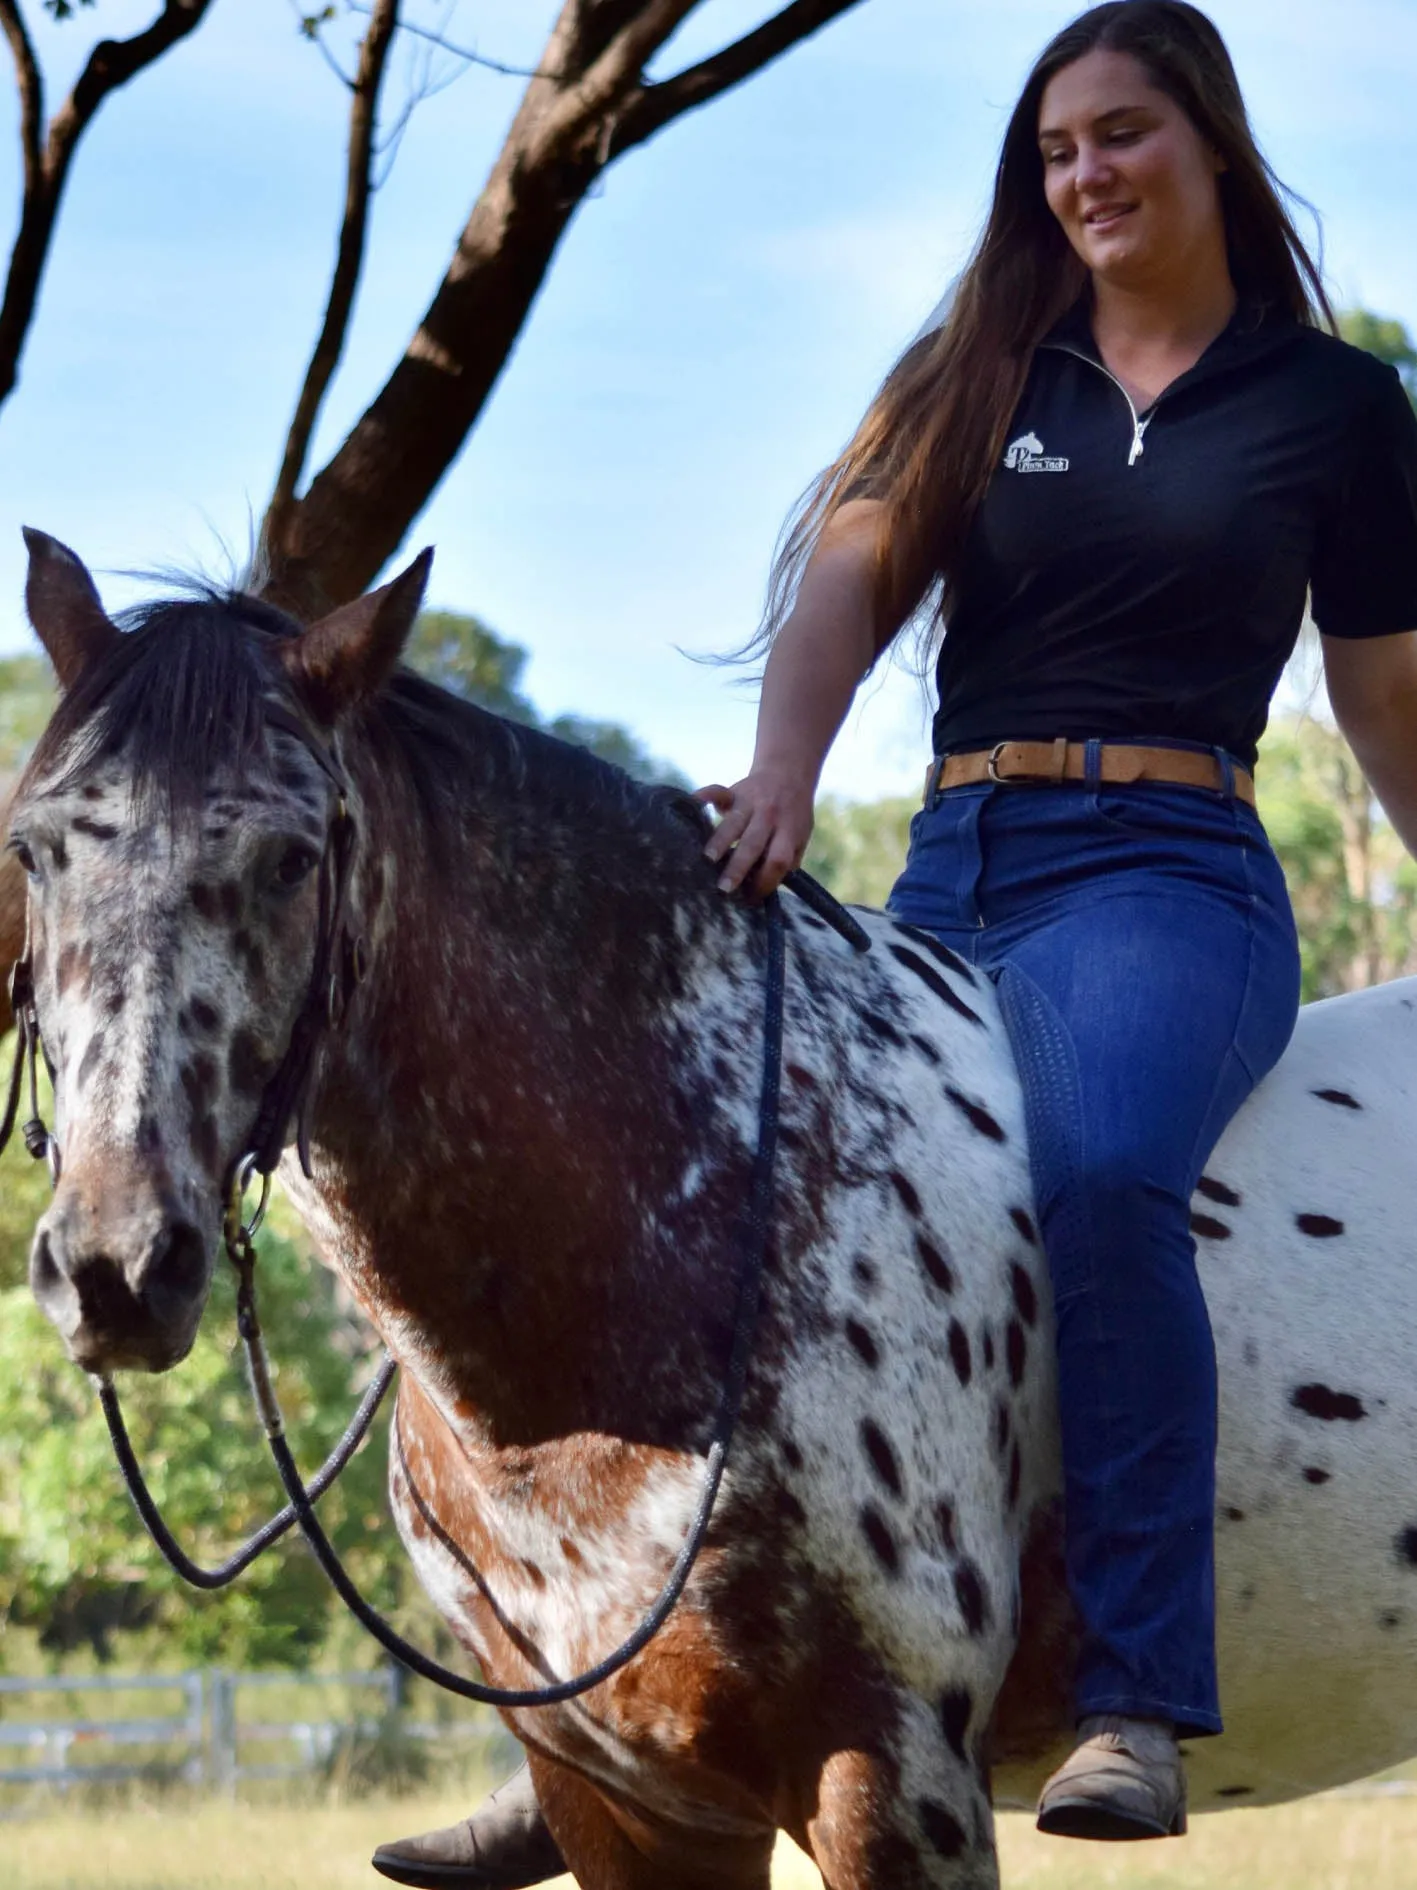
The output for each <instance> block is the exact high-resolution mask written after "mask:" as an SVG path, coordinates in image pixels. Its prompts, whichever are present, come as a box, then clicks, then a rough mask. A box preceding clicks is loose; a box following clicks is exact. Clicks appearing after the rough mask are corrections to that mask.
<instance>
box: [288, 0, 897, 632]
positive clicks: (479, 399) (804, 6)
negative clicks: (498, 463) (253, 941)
mask: <svg viewBox="0 0 1417 1890" xmlns="http://www.w3.org/2000/svg"><path fill="white" fill-rule="evenodd" d="M701 3H702V0H564V4H563V6H562V9H561V13H560V16H559V17H558V19H557V21H556V24H555V26H554V27H553V29H552V32H551V37H550V39H549V41H548V43H547V45H546V47H545V49H544V51H543V53H542V56H541V58H540V60H539V61H538V62H537V68H536V70H537V76H536V77H535V78H533V79H532V80H531V81H530V83H529V84H528V86H527V88H526V91H525V92H524V93H523V95H522V101H521V104H520V105H519V107H518V109H517V113H516V116H515V117H514V119H513V121H512V125H511V129H510V130H509V132H508V134H507V138H506V141H505V143H504V144H503V146H502V149H501V151H500V153H499V154H498V157H497V159H496V161H495V163H494V164H493V166H492V170H491V173H490V175H489V176H488V179H487V182H486V183H485V185H484V186H483V189H482V192H481V194H480V196H479V197H478V199H477V202H476V203H475V204H474V205H473V208H472V214H471V215H470V217H469V218H468V221H467V223H466V225H465V226H464V228H463V231H462V235H461V236H460V237H459V239H458V243H457V247H456V250H455V252H454V254H453V258H452V261H451V263H450V264H449V267H448V271H447V274H446V275H445V276H444V278H443V281H442V282H441V284H440V285H439V287H438V290H437V292H436V294H435V295H434V297H433V301H432V303H431V304H430V306H429V308H428V311H427V313H426V314H425V316H424V318H423V320H422V322H421V323H420V325H419V327H418V329H417V332H416V333H415V335H414V337H413V340H412V341H411V342H410V344H409V346H408V348H407V350H406V351H405V353H404V355H403V358H402V359H401V360H400V361H399V362H398V363H397V364H396V366H395V367H394V370H393V372H392V373H391V374H390V376H389V378H388V380H387V381H386V382H385V384H384V386H383V388H382V389H381V391H380V392H379V393H378V395H377V396H376V397H375V399H374V400H373V402H372V403H371V404H370V406H369V407H368V409H367V410H366V411H365V413H364V414H363V415H362V417H361V418H360V419H359V420H358V421H357V422H356V423H355V425H354V427H353V428H352V430H351V431H350V433H349V435H348V437H347V438H346V439H345V441H344V443H343V444H342V445H341V446H340V447H339V449H338V450H337V451H336V453H335V454H334V456H333V458H332V459H331V460H330V461H329V463H328V464H327V465H326V466H325V467H324V468H323V469H322V470H321V471H320V472H318V473H317V474H316V475H315V477H314V478H313V479H312V480H311V482H310V485H309V488H308V490H307V491H306V493H305V495H304V497H303V498H301V499H300V500H299V501H297V502H294V503H292V504H291V505H290V506H289V507H288V508H287V509H286V512H285V515H284V517H283V518H282V519H281V520H280V521H279V525H280V529H279V530H278V531H275V532H271V533H269V534H268V535H267V538H266V541H265V543H264V545H263V551H264V555H265V560H266V567H267V570H268V572H269V574H270V575H269V578H268V580H267V584H266V595H268V596H270V597H271V598H273V599H274V600H275V601H277V602H279V603H282V604H284V605H285V606H286V607H287V608H289V609H292V610H294V611H295V612H297V614H311V613H318V612H319V611H320V610H323V609H325V608H327V607H328V606H329V605H331V604H334V603H342V602H344V601H346V600H347V599H348V598H351V597H353V596H356V595H357V594H358V593H359V592H360V591H362V590H363V589H364V588H365V587H366V586H367V585H368V584H369V582H370V580H371V579H372V578H373V577H374V576H375V575H376V573H377V572H378V571H379V569H380V567H381V566H382V565H383V564H384V562H385V560H386V559H388V558H389V557H390V556H392V554H393V552H394V551H395V550H396V549H397V547H398V545H399V542H400V540H401V539H402V538H403V536H404V533H405V532H406V531H407V530H408V528H409V526H410V525H411V524H412V522H413V520H414V519H415V518H416V517H417V515H418V513H419V512H420V511H421V510H422V508H423V506H424V505H425V504H426V503H427V501H428V499H429V497H430V495H431V494H432V492H433V489H434V487H435V486H436V485H437V484H438V482H439V480H440V479H442V477H443V475H444V474H445V473H446V472H447V470H448V468H449V466H451V464H452V463H453V461H454V459H455V458H456V457H457V455H458V452H459V450H460V449H461V447H462V445H463V443H464V441H465V440H466V438H467V436H468V433H469V432H470V430H471V428H472V427H473V425H474V423H475V422H476V420H477V417H478V415H479V414H480V412H481V411H482V408H483V406H484V404H485V403H486V400H487V398H488V396H489V394H490V393H491V391H492V389H493V387H494V386H495V385H496V383H497V379H498V377H499V375H500V374H501V371H502V368H503V367H504V366H505V364H506V362H507V360H508V358H509V356H510V355H511V352H512V349H513V347H514V346H515V344H516V340H517V337H518V335H519V334H520V332H521V329H522V327H523V325H524V323H525V322H526V319H527V316H528V315H529V313H530V311H531V307H532V304H533V303H534V301H535V300H536V297H537V295H538V293H539V291H540V289H541V285H542V282H543V281H544V279H545V276H546V272H547V270H548V269H549V267H550V264H551V259H552V257H553V256H554V255H555V253H556V249H557V246H558V245H559V243H560V240H561V238H562V236H563V235H564V233H565V230H566V227H567V225H568V224H569V223H570V221H571V218H572V217H573V215H574V214H575V211H576V209H577V208H578V206H579V205H580V203H581V202H582V200H583V199H584V197H585V196H586V194H587V192H588V191H589V190H590V189H591V188H592V186H593V185H594V184H595V182H596V180H597V178H598V177H599V176H600V174H601V172H602V171H603V170H604V169H605V167H606V165H607V164H608V163H609V162H610V161H611V160H612V159H613V158H614V157H615V156H617V155H618V154H619V153H620V152H622V151H625V150H628V149H630V148H631V146H633V145H635V144H639V143H642V142H643V141H644V140H645V139H646V138H648V137H650V136H651V135H652V134H653V133H654V132H656V131H658V130H660V129H662V127H663V126H665V125H666V124H669V123H670V122H671V121H672V120H673V119H674V118H677V117H679V116H681V115H682V114H683V113H684V112H687V111H690V110H692V109H693V108H694V107H695V106H696V105H700V104H703V103H704V102H706V101H707V100H708V99H710V98H713V97H716V96H717V95H718V94H719V93H721V92H724V91H726V90H728V89H729V88H730V87H732V86H734V85H736V84H738V83H739V82H740V81H741V80H742V79H745V78H748V77H750V76H751V75H752V74H753V73H755V72H757V71H760V70H761V69H762V67H764V66H765V65H767V64H768V63H769V62H770V61H771V60H773V59H775V58H776V57H778V55H779V54H781V53H783V52H785V51H786V50H787V49H788V48H789V47H791V46H793V45H795V44H796V43H797V42H798V41H800V40H802V39H805V38H807V37H808V36H809V35H810V34H811V33H814V32H816V30H817V29H818V28H819V27H821V26H824V25H825V24H826V23H827V22H828V21H829V20H832V19H834V18H836V17H837V16H838V15H839V14H842V13H845V12H847V11H848V10H849V9H850V8H851V7H852V6H857V5H860V4H861V0H793V3H792V4H790V5H788V6H786V7H784V8H782V9H781V10H780V11H779V12H778V13H777V14H775V15H774V16H773V17H772V18H771V19H769V20H767V21H766V22H764V24H763V25H762V26H760V27H758V28H757V29H756V30H755V31H754V32H752V33H749V34H748V35H746V36H745V37H744V38H743V39H741V40H738V41H737V42H735V43H734V44H733V45H730V46H728V47H726V48H725V49H724V50H723V51H722V52H720V53H718V54H717V55H715V56H714V57H713V58H711V59H707V60H704V61H702V62H700V63H699V64H697V65H695V66H691V67H689V68H688V69H687V70H685V71H684V72H681V73H679V74H678V75H677V76H675V77H672V78H669V79H666V80H663V81H661V82H658V83H655V84H653V85H651V84H649V83H648V82H647V81H646V79H645V77H644V72H645V67H646V66H647V65H648V64H649V62H650V60H651V59H652V58H653V56H654V54H655V53H657V52H658V51H659V50H660V49H661V48H662V47H663V46H664V45H665V44H666V42H667V41H668V40H669V38H670V36H671V35H672V34H673V33H674V31H675V30H676V29H677V28H678V27H679V26H680V25H681V24H682V23H683V21H684V20H685V19H687V18H688V16H689V15H690V14H691V13H692V12H693V11H694V10H695V7H696V6H698V5H700V4H701Z"/></svg>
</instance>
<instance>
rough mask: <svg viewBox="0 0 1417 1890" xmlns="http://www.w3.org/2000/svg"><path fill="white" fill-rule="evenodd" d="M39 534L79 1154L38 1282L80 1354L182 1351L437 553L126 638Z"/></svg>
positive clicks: (47, 890) (56, 886) (56, 985)
mask: <svg viewBox="0 0 1417 1890" xmlns="http://www.w3.org/2000/svg"><path fill="white" fill-rule="evenodd" d="M26 537H27V541H28V544H29V548H30V569H29V580H28V584H27V588H26V603H27V606H28V609H29V614H30V618H31V621H32V622H33V624H34V627H35V630H36V631H37V632H38V634H39V637H40V640H41V642H42V643H43V644H44V647H45V649H46V650H47V651H48V653H49V655H50V658H51V660H52V661H53V664H54V668H55V671H56V673H57V675H58V678H59V683H60V687H61V690H62V695H61V699H60V704H59V707H58V709H57V710H56V712H55V715H54V718H53V720H52V722H51V723H50V726H49V728H48V729H47V730H46V732H45V734H44V736H43V738H42V740H41V741H40V743H39V746H38V748H37V749H36V752H35V755H34V758H33V760H32V762H31V763H30V766H29V768H28V770H27V771H26V774H25V776H24V778H23V780H22V781H21V783H20V786H19V789H18V791H17V794H16V796H15V800H14V803H13V806H12V808H11V818H10V841H9V844H10V846H11V847H12V848H13V849H14V851H15V852H16V853H17V854H18V855H19V858H20V861H21V863H22V865H23V866H24V868H25V871H26V873H27V874H28V875H29V958H30V964H31V968H32V980H33V989H34V1001H35V1013H36V1017H37V1021H38V1026H39V1033H40V1037H41V1040H42V1043H43V1049H44V1054H45V1057H46V1060H47V1062H48V1063H49V1065H50V1070H51V1074H52V1077H53V1085H54V1136H55V1140H56V1143H57V1147H58V1150H59V1151H60V1152H61V1156H62V1160H61V1164H60V1169H59V1179H58V1186H57V1188H56V1191H55V1195H54V1199H53V1203H52V1205H51V1206H50V1208H49V1211H48V1213H46V1214H45V1216H44V1217H43V1219H42V1220H41V1221H40V1223H39V1226H38V1228H37V1229H36V1232H35V1240H34V1247H33V1251H32V1255H31V1261H30V1278H31V1284H32V1286H33V1289H34V1293H35V1297H36V1298H37V1300H38V1301H39V1304H40V1306H41V1307H42V1308H43V1310H44V1311H45V1312H46V1314H47V1315H48V1316H49V1318H50V1319H51V1320H53V1322H54V1324H55V1325H56V1326H57V1327H58V1329H59V1331H60V1333H61V1334H62V1335H63V1338H64V1341H65V1343H66V1345H67V1346H68V1349H69V1352H70V1354H71V1355H72V1357H73V1358H74V1359H75V1360H77V1362H78V1363H79V1364H81V1365H83V1366H85V1367H86V1368H87V1369H89V1370H90V1371H110V1370H113V1369H115V1368H120V1367H136V1368H139V1369H146V1370H152V1371H161V1370H163V1369H165V1368H166V1367H167V1366H169V1365H172V1364H174V1363H175V1362H176V1361H177V1360H178V1359H180V1358H181V1357H183V1355H184V1354H185V1353H186V1351H187V1350H188V1348H189V1346H190V1345H191V1343H192V1340H193V1338H194V1336H195V1334H196V1330H197V1325H198V1321H199V1320H200V1318H201V1312H202V1307H203V1304H204V1302H205V1299H206V1293H207V1288H208V1285H209V1283H210V1280H211V1275H212V1268H213V1263H214V1258H215V1255H216V1252H217V1244H218V1238H219V1233H220V1223H221V1208H222V1203H223V1198H224V1195H225V1192H226V1189H227V1187H228V1185H229V1181H230V1177H231V1175H232V1173H233V1171H234V1169H235V1167H236V1164H237V1163H238V1162H239V1161H240V1159H241V1157H242V1155H243V1154H244V1153H245V1152H246V1151H247V1149H248V1148H249V1145H250V1138H251V1137H252V1135H253V1132H254V1129H255V1126H256V1123H257V1121H258V1118H260V1117H261V1115H262V1110H263V1103H267V1102H268V1096H269V1092H270V1089H271V1086H272V1082H273V1078H278V1077H279V1075H280V1073H281V1072H282V1070H283V1069H288V1067H289V1066H288V1065H287V1064H286V1061H285V1059H286V1052H287V1048H288V1045H289V1042H290V1038H291V1033H292V1030H293V1028H294V1026H295V1025H296V1022H297V1019H299V1018H300V1017H301V1014H302V1011H303V1010H304V1009H305V1008H306V1006H307V1000H308V998H309V996H310V992H311V987H312V974H313V970H314V957H315V951H316V941H317V938H318V936H319V935H320V932H321V925H320V915H321V905H322V897H323V899H324V901H325V902H326V903H328V899H329V890H330V882H331V872H330V866H329V860H328V853H329V849H330V846H331V836H332V833H333V831H334V826H335V822H336V820H337V818H338V814H337V810H338V807H339V804H340V785H339V776H340V762H339V751H340V741H341V731H342V729H344V728H345V727H346V726H347V719H348V717H349V716H350V715H351V714H352V713H354V712H355V711H357V709H358V708H359V706H360V705H361V704H362V703H364V702H366V701H367V700H368V699H370V697H372V695H373V694H374V693H375V692H377V690H378V689H379V688H380V687H381V686H382V684H383V682H384V680H385V679H386V677H387V676H388V674H389V672H390V670H391V669H392V667H393V665H394V664H395V662H396V661H397V658H398V654H399V651H400V649H401V647H402V644H403V640H404V638H405V637H406V635H407V633H408V630H409V628H410V626H411V624H412V621H413V618H414V615H415V613H416V611H417V609H418V604H419V600H420V597H421V595H422V590H423V584H424V581H425V579H426V576H427V569H428V562H429V557H430V554H428V553H425V554H424V555H423V556H422V557H421V558H420V559H419V560H418V561H417V562H416V563H415V564H414V565H412V566H411V567H410V568H409V570H408V571H406V572H405V573H404V574H403V576H402V577H400V578H398V579H397V580H395V582H394V583H393V584H391V585H388V586H386V587H385V588H384V589H383V590H380V591H375V592H372V593H371V594H370V595H369V596H367V597H364V598H361V599H359V600H357V601H356V602H355V603H353V604H350V605H347V606H345V607H344V608H342V609H340V610H337V611H335V612H334V613H333V614H332V615H330V616H328V617H325V618H323V619H322V620H321V621H320V622H318V623H316V624H313V625H311V626H310V627H309V628H304V629H302V627H301V626H300V625H299V624H298V623H296V622H295V621H294V620H293V619H291V618H288V617H286V616H284V614H283V613H281V612H279V611H277V610H274V609H273V608H272V607H270V606H269V605H265V604H262V603H260V602H258V601H257V600H256V599H254V598H249V597H242V596H234V597H229V598H216V597H208V598H205V599H203V600H201V601H198V602H186V603H169V604H163V605H157V606H154V607H152V608H150V609H149V610H147V611H145V612H142V613H140V614H139V615H138V616H137V618H136V627H135V628H133V629H131V630H129V631H127V632H120V631H119V630H118V629H117V628H116V627H115V625H114V624H113V623H112V622H111V621H110V620H109V618H108V617H107V616H106V615H105V613H104V610H103V607H102V605H101V603H100V601H99V598H98V593H97V591H96V590H95V588H94V585H93V582H92V580H91V578H90V577H89V574H88V572H87V571H86V570H85V569H84V566H83V565H82V564H81V563H80V562H79V560H78V559H77V558H76V557H75V556H74V555H73V554H72V553H71V552H69V551H66V550H65V548H64V547H63V546H62V545H59V544H57V543H56V542H55V541H54V540H53V539H51V538H46V537H44V536H42V535H41V534H39V533H36V532H31V533H27V534H26ZM322 885H323V894H322ZM325 929H326V932H328V927H326V928H325ZM266 1114H267V1115H268V1116H269V1114H270V1110H269V1107H267V1109H266ZM280 1126H281V1128H282V1129H283V1128H285V1127H286V1126H287V1125H286V1124H285V1123H284V1122H282V1123H281V1125H280Z"/></svg>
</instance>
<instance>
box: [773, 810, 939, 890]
mask: <svg viewBox="0 0 1417 1890" xmlns="http://www.w3.org/2000/svg"><path fill="white" fill-rule="evenodd" d="M919 807H920V803H919V801H918V800H913V799H910V798H909V797H906V798H903V799H900V800H886V801H843V800H840V799H838V798H837V797H836V796H834V795H823V797H822V798H821V800H819V801H818V803H817V812H816V823H815V825H814V827H813V829H812V841H811V845H810V846H809V847H808V849H807V855H806V858H805V859H804V860H803V862H802V864H803V866H805V867H806V869H807V871H808V872H809V873H811V874H812V875H813V876H814V877H815V878H817V879H819V880H821V882H822V884H823V885H824V886H827V887H829V888H830V889H831V891H832V892H834V893H835V894H836V896H837V898H838V899H841V900H843V901H845V902H846V903H847V904H848V905H858V906H883V905H884V904H885V903H886V899H887V897H888V895H889V893H890V889H891V887H892V886H893V885H894V884H895V881H896V878H897V876H898V874H899V873H900V869H901V868H902V867H903V866H904V865H905V852H906V848H907V846H908V845H909V843H910V822H911V818H912V816H913V815H914V814H915V813H916V812H918V810H919Z"/></svg>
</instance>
